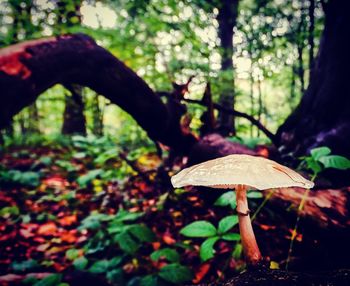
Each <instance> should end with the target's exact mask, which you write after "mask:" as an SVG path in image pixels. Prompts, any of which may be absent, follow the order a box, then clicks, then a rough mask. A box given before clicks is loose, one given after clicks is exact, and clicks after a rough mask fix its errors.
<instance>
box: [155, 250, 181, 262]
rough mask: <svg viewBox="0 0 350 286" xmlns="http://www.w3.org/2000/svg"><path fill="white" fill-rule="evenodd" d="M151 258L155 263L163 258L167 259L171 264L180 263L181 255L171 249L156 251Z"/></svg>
mask: <svg viewBox="0 0 350 286" xmlns="http://www.w3.org/2000/svg"><path fill="white" fill-rule="evenodd" d="M150 257H151V259H152V260H153V261H158V260H159V259H160V258H162V257H164V258H165V259H167V260H168V261H169V262H179V261H180V255H179V254H178V253H177V251H176V250H175V249H171V248H163V249H159V250H156V251H154V252H153V253H152V254H151V256H150Z"/></svg>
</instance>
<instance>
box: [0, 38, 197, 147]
mask: <svg viewBox="0 0 350 286" xmlns="http://www.w3.org/2000/svg"><path fill="white" fill-rule="evenodd" d="M57 83H62V84H79V85H83V86H88V87H90V88H91V89H93V90H95V91H96V92H97V93H98V94H101V95H104V96H105V97H107V98H108V99H110V100H111V101H112V102H113V103H115V104H117V105H119V106H120V107H121V108H123V109H124V110H125V111H126V112H128V113H129V114H130V115H131V116H133V117H134V119H135V120H136V121H137V122H138V124H139V125H140V126H141V127H142V128H144V129H145V130H146V131H147V133H148V135H149V136H150V138H152V139H153V140H155V141H160V142H162V143H163V144H165V145H168V146H170V147H172V148H173V149H175V150H176V151H177V152H178V153H180V154H181V153H186V152H188V151H189V149H190V148H191V147H192V146H193V145H194V143H196V142H197V139H195V137H194V136H193V135H192V134H185V133H183V131H182V130H181V127H180V123H179V122H173V117H172V116H171V112H170V111H169V110H168V107H167V106H166V105H165V104H164V103H163V102H162V101H161V99H160V98H159V96H157V95H156V94H155V93H154V92H153V91H152V90H151V89H150V88H149V86H148V85H147V84H146V83H145V82H144V81H143V80H142V79H141V78H140V77H138V76H137V75H136V74H135V73H134V72H133V71H132V70H130V69H129V68H128V67H127V66H125V65H124V64H123V63H122V62H121V61H119V60H118V59H116V58H115V57H114V56H113V55H112V54H110V53H109V52H108V51H106V50H105V49H103V48H102V47H100V46H98V45H97V44H96V43H95V42H94V41H93V40H92V39H91V38H90V37H88V36H85V35H81V34H79V35H65V36H61V37H57V38H47V39H40V40H34V41H27V42H24V43H21V44H17V45H14V46H11V47H8V48H5V49H2V50H1V51H0V90H1V94H0V100H1V102H2V104H1V106H0V128H3V127H5V126H6V124H8V123H9V122H10V120H11V118H12V117H13V116H14V115H15V114H16V113H18V112H19V111H20V110H21V109H22V108H24V107H25V106H28V105H30V104H31V103H33V102H34V101H35V100H36V98H37V97H38V96H39V95H40V94H41V93H42V92H44V91H45V90H46V89H48V88H50V87H52V86H53V85H55V84H57Z"/></svg>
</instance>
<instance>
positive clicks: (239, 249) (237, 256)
mask: <svg viewBox="0 0 350 286" xmlns="http://www.w3.org/2000/svg"><path fill="white" fill-rule="evenodd" d="M242 252H243V246H242V244H240V243H237V244H236V246H235V249H234V250H233V252H232V256H233V258H235V259H240V258H241V256H242Z"/></svg>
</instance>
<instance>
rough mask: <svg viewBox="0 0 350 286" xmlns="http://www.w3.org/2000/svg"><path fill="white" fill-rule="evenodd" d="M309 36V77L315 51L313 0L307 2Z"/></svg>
mask: <svg viewBox="0 0 350 286" xmlns="http://www.w3.org/2000/svg"><path fill="white" fill-rule="evenodd" d="M309 2H310V3H309V20H310V22H309V34H308V42H309V47H308V49H309V70H310V77H309V78H311V72H312V68H313V62H314V49H315V41H314V32H315V0H309Z"/></svg>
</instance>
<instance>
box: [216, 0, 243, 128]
mask: <svg viewBox="0 0 350 286" xmlns="http://www.w3.org/2000/svg"><path fill="white" fill-rule="evenodd" d="M238 3H239V0H234V1H232V0H222V1H220V5H219V6H218V9H219V14H218V17H217V20H218V23H219V31H218V34H219V38H220V43H221V44H220V50H221V79H222V80H221V81H220V84H221V87H222V89H223V90H222V94H221V96H220V104H221V105H223V106H227V107H230V108H234V104H235V97H234V94H235V89H234V75H233V61H232V57H233V42H232V41H233V34H234V32H233V28H234V27H235V26H236V21H237V15H238ZM218 121H219V132H220V133H221V134H222V135H230V134H235V132H236V130H235V121H234V116H233V115H232V114H231V115H230V114H227V113H224V112H220V113H219V118H218Z"/></svg>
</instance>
